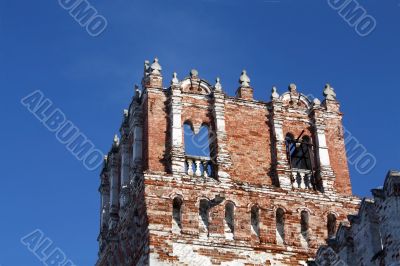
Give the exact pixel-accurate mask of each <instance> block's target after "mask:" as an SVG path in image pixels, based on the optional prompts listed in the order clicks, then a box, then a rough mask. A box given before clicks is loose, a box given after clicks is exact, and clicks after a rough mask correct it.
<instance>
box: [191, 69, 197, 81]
mask: <svg viewBox="0 0 400 266" xmlns="http://www.w3.org/2000/svg"><path fill="white" fill-rule="evenodd" d="M190 77H191V78H192V79H197V78H198V77H199V71H197V70H196V69H192V70H190Z"/></svg>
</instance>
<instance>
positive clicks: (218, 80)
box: [214, 77, 222, 91]
mask: <svg viewBox="0 0 400 266" xmlns="http://www.w3.org/2000/svg"><path fill="white" fill-rule="evenodd" d="M214 89H215V90H216V91H222V85H221V82H220V79H219V77H217V78H216V80H215V85H214Z"/></svg>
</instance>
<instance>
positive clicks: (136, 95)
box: [135, 84, 140, 99]
mask: <svg viewBox="0 0 400 266" xmlns="http://www.w3.org/2000/svg"><path fill="white" fill-rule="evenodd" d="M135 98H136V99H139V98H140V89H139V86H138V85H137V84H135Z"/></svg>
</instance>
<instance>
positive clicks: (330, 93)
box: [324, 84, 336, 101]
mask: <svg viewBox="0 0 400 266" xmlns="http://www.w3.org/2000/svg"><path fill="white" fill-rule="evenodd" d="M324 96H325V99H327V100H332V101H336V93H335V90H334V89H333V88H332V87H331V85H330V84H326V85H325V88H324Z"/></svg>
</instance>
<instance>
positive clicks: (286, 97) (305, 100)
mask: <svg viewBox="0 0 400 266" xmlns="http://www.w3.org/2000/svg"><path fill="white" fill-rule="evenodd" d="M279 99H280V100H281V101H287V102H288V101H290V100H291V99H292V98H291V94H290V92H289V91H288V92H285V93H283V94H282V95H281V96H280V97H279ZM296 99H297V100H298V101H300V102H302V103H303V104H304V105H305V106H306V108H307V109H311V108H312V102H311V101H310V99H308V97H307V96H306V95H305V94H303V93H299V96H297V97H296Z"/></svg>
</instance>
